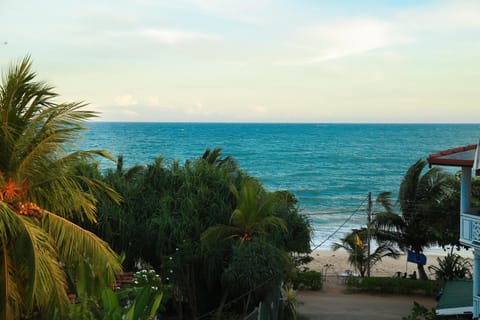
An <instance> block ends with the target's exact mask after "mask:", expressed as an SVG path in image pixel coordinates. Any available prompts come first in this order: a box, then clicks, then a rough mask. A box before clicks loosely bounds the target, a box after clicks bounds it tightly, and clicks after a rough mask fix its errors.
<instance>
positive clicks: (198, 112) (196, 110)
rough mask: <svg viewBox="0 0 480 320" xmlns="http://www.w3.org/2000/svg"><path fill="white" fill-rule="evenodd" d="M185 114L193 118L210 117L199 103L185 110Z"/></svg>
mask: <svg viewBox="0 0 480 320" xmlns="http://www.w3.org/2000/svg"><path fill="white" fill-rule="evenodd" d="M185 113H186V114H187V115H192V116H208V115H210V112H209V111H208V110H207V109H205V107H204V106H203V104H202V103H200V102H197V103H196V104H195V105H194V106H191V107H187V108H185Z"/></svg>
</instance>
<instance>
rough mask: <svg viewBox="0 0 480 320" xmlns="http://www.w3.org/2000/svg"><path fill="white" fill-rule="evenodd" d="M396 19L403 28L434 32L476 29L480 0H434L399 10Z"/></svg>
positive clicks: (479, 26) (479, 15) (478, 23)
mask: <svg viewBox="0 0 480 320" xmlns="http://www.w3.org/2000/svg"><path fill="white" fill-rule="evenodd" d="M396 19H397V21H396V22H397V23H398V24H399V25H401V26H402V27H403V28H405V29H407V28H409V29H414V30H422V29H429V30H433V31H436V32H439V31H442V30H450V31H453V30H459V29H478V28H480V1H478V0H455V1H447V2H441V3H440V4H438V3H437V2H434V5H433V6H425V7H423V8H421V9H418V8H416V9H415V10H412V9H411V10H405V11H401V12H399V13H398V15H397V16H396Z"/></svg>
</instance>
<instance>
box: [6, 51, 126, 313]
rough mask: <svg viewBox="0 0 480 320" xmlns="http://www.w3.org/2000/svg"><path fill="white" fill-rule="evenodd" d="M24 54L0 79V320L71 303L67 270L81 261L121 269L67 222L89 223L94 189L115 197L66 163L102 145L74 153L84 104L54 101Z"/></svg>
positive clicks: (109, 271)
mask: <svg viewBox="0 0 480 320" xmlns="http://www.w3.org/2000/svg"><path fill="white" fill-rule="evenodd" d="M35 76H36V75H35V73H34V72H32V71H31V62H30V59H29V57H27V58H25V59H23V60H22V61H20V62H19V63H18V65H14V66H12V67H10V69H9V70H8V72H7V73H6V76H5V77H4V79H3V82H2V84H1V85H0V150H1V152H0V318H2V319H18V318H21V317H28V316H29V314H30V313H31V312H32V311H34V310H35V311H38V312H40V313H41V314H46V313H48V312H51V311H53V310H55V309H56V310H57V312H62V311H64V309H65V306H66V305H67V304H68V303H69V300H68V297H67V294H66V290H65V288H66V274H65V268H70V267H73V266H75V265H76V264H77V263H78V262H79V261H87V262H89V263H90V264H91V265H92V267H93V268H94V269H96V270H99V271H107V275H108V278H109V279H110V280H112V279H113V273H114V272H118V271H119V270H120V265H119V262H118V260H117V256H116V255H115V253H114V252H113V251H112V250H111V249H110V248H109V247H108V245H107V244H106V243H104V242H103V241H102V240H101V239H99V238H98V237H96V236H94V235H93V234H92V233H90V232H88V231H85V230H84V229H82V228H80V227H79V226H77V225H76V224H74V223H72V222H71V221H69V218H70V217H72V216H74V215H79V216H80V217H81V218H82V219H86V220H90V221H95V203H96V200H95V198H94V196H93V193H94V192H99V191H103V192H106V193H107V194H108V195H109V196H111V197H113V198H115V199H117V200H118V197H117V196H116V194H115V193H114V192H113V190H111V189H109V188H107V187H106V186H105V185H104V184H102V183H101V182H99V181H96V180H93V179H88V178H85V177H82V176H78V175H75V174H74V173H73V170H72V169H71V168H72V166H73V165H74V164H75V163H77V162H78V161H79V160H84V161H85V160H92V158H93V156H94V155H95V154H97V155H102V156H106V154H105V153H104V152H102V151H75V145H74V141H75V139H76V138H77V137H78V134H79V133H80V132H81V130H83V129H84V123H85V121H86V120H88V119H90V118H92V117H94V116H95V114H94V113H93V112H89V111H84V110H83V107H84V104H83V103H57V102H56V98H57V94H56V93H55V92H54V91H53V89H52V87H49V86H48V85H46V84H44V83H42V82H36V81H35Z"/></svg>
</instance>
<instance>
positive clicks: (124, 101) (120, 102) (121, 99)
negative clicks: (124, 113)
mask: <svg viewBox="0 0 480 320" xmlns="http://www.w3.org/2000/svg"><path fill="white" fill-rule="evenodd" d="M114 102H115V105H116V106H119V107H130V106H134V105H137V104H138V101H137V100H136V99H135V98H134V97H133V96H132V95H131V94H125V95H122V96H118V97H116V98H115V99H114Z"/></svg>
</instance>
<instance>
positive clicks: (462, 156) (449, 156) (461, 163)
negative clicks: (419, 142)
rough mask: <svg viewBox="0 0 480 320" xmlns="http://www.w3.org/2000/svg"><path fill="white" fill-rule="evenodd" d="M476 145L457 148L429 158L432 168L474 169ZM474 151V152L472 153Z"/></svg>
mask: <svg viewBox="0 0 480 320" xmlns="http://www.w3.org/2000/svg"><path fill="white" fill-rule="evenodd" d="M476 149H477V145H476V144H471V145H468V146H463V147H457V148H453V149H448V150H443V151H440V152H437V153H434V154H431V155H430V156H429V157H428V163H429V164H430V166H432V165H434V164H436V165H442V166H456V167H473V162H474V157H475V150H476ZM472 150H473V152H472Z"/></svg>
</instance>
